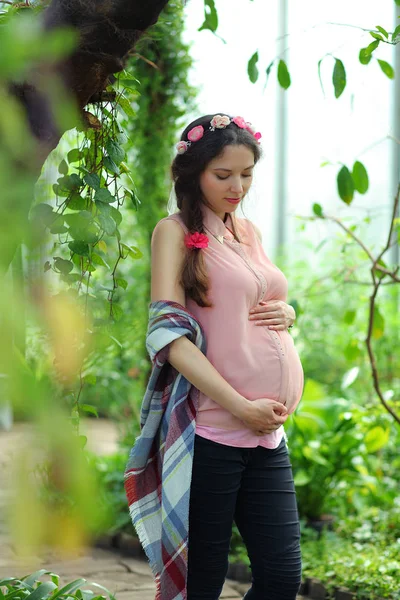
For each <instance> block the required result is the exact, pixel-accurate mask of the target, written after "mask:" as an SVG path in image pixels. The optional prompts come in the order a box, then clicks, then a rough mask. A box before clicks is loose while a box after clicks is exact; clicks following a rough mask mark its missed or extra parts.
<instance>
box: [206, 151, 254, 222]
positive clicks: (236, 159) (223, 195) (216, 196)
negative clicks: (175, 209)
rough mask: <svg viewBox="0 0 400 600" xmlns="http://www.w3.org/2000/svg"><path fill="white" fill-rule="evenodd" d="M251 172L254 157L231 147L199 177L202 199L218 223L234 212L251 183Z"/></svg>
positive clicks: (249, 153) (215, 159)
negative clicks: (226, 214) (216, 216)
mask: <svg viewBox="0 0 400 600" xmlns="http://www.w3.org/2000/svg"><path fill="white" fill-rule="evenodd" d="M253 169H254V154H253V152H252V151H251V150H250V148H248V147H247V146H243V145H237V146H234V145H231V146H226V147H225V148H224V150H223V152H222V154H220V155H219V156H218V157H217V158H214V159H213V160H212V161H210V162H209V163H208V165H207V167H206V169H205V171H203V173H202V174H201V175H200V188H201V191H202V192H203V196H204V198H205V200H206V201H207V203H208V205H209V206H210V208H211V209H212V210H213V211H214V212H215V213H216V214H217V215H218V216H219V217H220V218H221V219H224V217H225V213H233V212H235V210H236V209H237V207H238V206H239V204H240V202H241V200H242V199H243V198H244V196H245V195H246V194H247V192H248V190H249V188H250V186H251V183H252V181H253ZM230 200H231V202H230ZM232 201H234V202H232Z"/></svg>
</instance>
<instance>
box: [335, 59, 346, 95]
mask: <svg viewBox="0 0 400 600" xmlns="http://www.w3.org/2000/svg"><path fill="white" fill-rule="evenodd" d="M332 81H333V87H334V88H335V98H339V97H340V96H341V95H342V94H343V92H344V88H345V87H346V82H347V79H346V70H345V68H344V64H343V63H342V61H341V60H339V59H338V58H335V66H334V69H333V75H332Z"/></svg>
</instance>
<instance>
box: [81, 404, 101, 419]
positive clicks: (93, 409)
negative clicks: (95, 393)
mask: <svg viewBox="0 0 400 600" xmlns="http://www.w3.org/2000/svg"><path fill="white" fill-rule="evenodd" d="M79 408H80V409H81V410H83V411H85V412H87V413H90V414H91V415H95V416H96V417H97V418H99V413H98V412H97V408H96V407H95V406H92V405H91V404H79Z"/></svg>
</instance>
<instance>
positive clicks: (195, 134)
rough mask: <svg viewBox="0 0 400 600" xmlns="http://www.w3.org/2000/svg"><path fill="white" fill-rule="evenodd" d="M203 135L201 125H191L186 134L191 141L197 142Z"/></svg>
mask: <svg viewBox="0 0 400 600" xmlns="http://www.w3.org/2000/svg"><path fill="white" fill-rule="evenodd" d="M203 135H204V127H202V126H201V125H197V127H193V129H191V130H190V131H189V133H188V134H187V137H188V140H190V141H191V142H198V141H199V140H201V138H202V137H203Z"/></svg>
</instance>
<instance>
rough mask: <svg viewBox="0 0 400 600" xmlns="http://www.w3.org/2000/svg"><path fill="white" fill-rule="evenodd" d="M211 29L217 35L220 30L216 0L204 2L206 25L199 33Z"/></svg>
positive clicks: (205, 0)
mask: <svg viewBox="0 0 400 600" xmlns="http://www.w3.org/2000/svg"><path fill="white" fill-rule="evenodd" d="M203 29H209V30H210V31H212V32H213V33H215V32H216V31H217V29H218V13H217V9H216V8H215V2H214V0H204V23H203V24H202V26H201V27H199V29H198V31H202V30H203Z"/></svg>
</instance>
